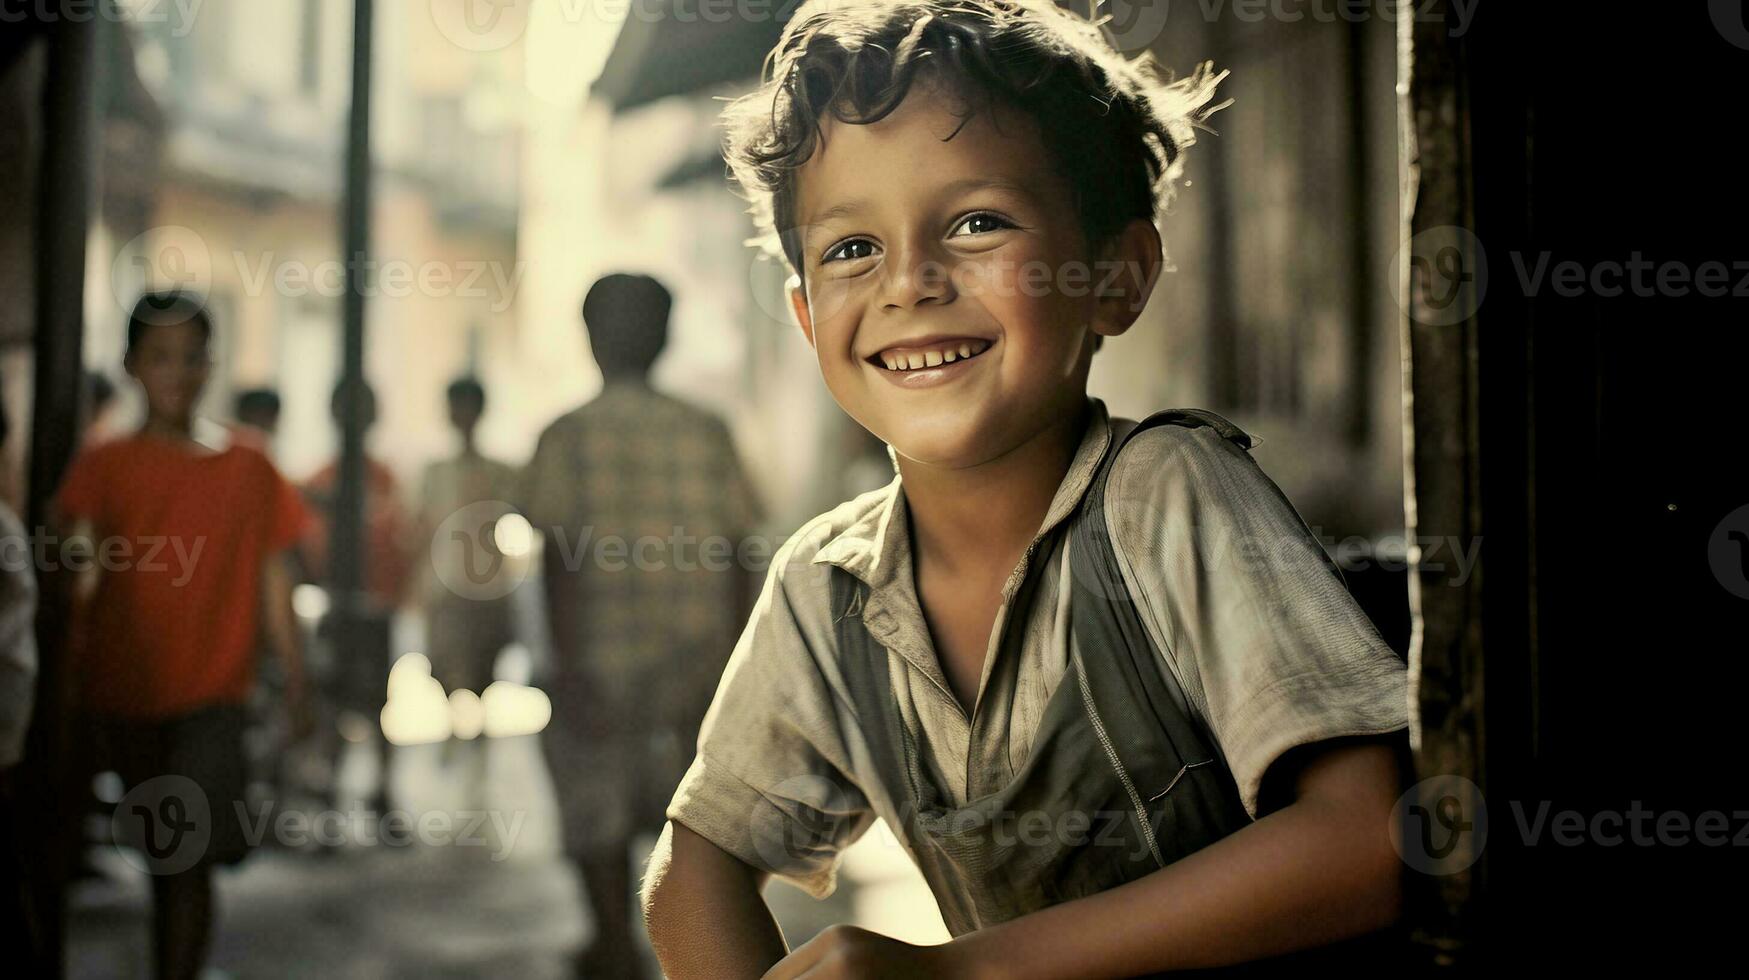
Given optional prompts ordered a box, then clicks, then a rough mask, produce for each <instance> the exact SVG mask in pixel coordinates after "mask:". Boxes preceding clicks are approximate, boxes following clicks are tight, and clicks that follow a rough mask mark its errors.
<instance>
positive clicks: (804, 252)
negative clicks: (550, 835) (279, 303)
mask: <svg viewBox="0 0 1749 980" xmlns="http://www.w3.org/2000/svg"><path fill="white" fill-rule="evenodd" d="M767 64H768V73H767V78H768V81H767V84H766V85H765V86H764V87H763V88H762V89H761V90H760V91H759V92H757V93H756V94H754V95H752V96H749V97H748V98H747V99H745V100H743V101H742V102H740V103H738V104H736V105H735V106H734V107H733V108H732V109H731V111H730V113H729V115H728V122H729V127H730V132H729V142H728V147H727V158H728V160H729V162H730V164H731V167H732V168H733V170H734V173H735V176H736V177H737V179H738V180H739V182H740V184H741V185H742V187H743V188H744V189H745V190H746V191H747V192H748V193H749V194H750V195H751V196H752V199H753V203H754V206H755V215H756V218H757V220H758V221H759V225H760V231H761V232H762V233H763V234H764V236H765V240H766V242H767V244H768V247H769V249H770V250H771V251H772V252H773V253H775V254H777V255H781V256H782V258H783V259H784V261H786V262H787V263H788V265H789V266H790V268H791V269H792V270H793V272H794V273H795V279H794V280H792V282H793V283H794V285H793V286H792V289H791V301H792V305H793V308H794V311H795V314H796V318H797V321H798V323H799V325H800V327H801V330H802V333H803V335H804V336H805V338H806V339H807V342H808V343H809V344H810V345H811V346H812V347H813V349H814V351H815V354H816V355H817V358H818V360H819V362H820V368H821V372H822V374H823V376H824V378H825V382H826V385H827V387H828V388H829V389H830V391H831V392H832V395H833V397H834V399H835V400H836V401H837V402H838V404H839V405H840V406H841V407H842V408H843V409H844V410H845V411H846V412H847V413H848V414H849V415H850V416H851V417H853V418H854V419H856V421H857V422H859V423H860V424H862V425H863V426H864V427H865V428H867V429H868V430H869V431H870V432H872V433H874V434H875V435H876V436H877V437H879V438H880V439H881V440H883V441H884V442H886V443H887V444H888V445H889V447H890V451H891V452H892V454H893V457H894V461H895V463H896V465H897V468H898V471H899V475H898V477H897V478H895V479H894V480H893V481H892V482H891V483H890V484H888V485H887V486H886V487H884V488H882V489H879V490H874V491H870V492H868V493H865V494H862V495H861V496H858V497H856V498H855V499H853V500H850V501H848V502H846V503H844V504H841V505H840V506H838V507H837V508H835V509H834V510H832V511H830V512H828V513H826V514H823V515H821V516H819V517H817V518H815V519H814V520H812V521H810V522H808V523H807V524H806V525H804V526H803V527H802V528H801V529H800V530H799V531H798V532H797V533H796V534H795V535H794V536H792V537H791V538H789V539H788V540H787V541H786V542H785V544H784V546H783V547H782V548H781V549H780V550H779V551H778V552H777V554H776V556H775V557H774V559H773V562H772V565H771V569H770V572H769V574H768V576H767V578H766V581H765V587H764V591H763V593H762V595H761V597H760V600H759V604H758V606H757V608H756V609H755V610H754V613H753V616H752V619H751V621H750V622H749V623H748V624H747V626H746V629H745V631H744V632H743V633H742V635H741V639H740V643H739V645H738V646H737V647H736V649H735V652H734V655H733V657H732V659H731V662H730V663H729V665H728V668H727V669H726V671H725V672H724V674H723V677H722V681H721V683H720V685H719V687H718V689H717V693H716V697H715V700H714V701H713V703H712V705H711V708H710V712H709V714H708V715H707V716H706V719H705V722H704V728H703V731H702V732H701V734H700V737H699V740H698V751H697V755H696V757H695V758H694V760H693V763H692V768H691V769H690V771H689V772H688V773H687V775H686V777H685V779H684V780H683V781H682V783H681V784H680V787H679V789H678V790H677V792H676V793H675V795H674V798H673V800H672V802H671V803H670V805H669V807H668V817H669V824H668V826H667V828H666V830H665V831H664V833H663V836H662V838H661V841H660V842H659V844H658V846H657V848H656V851H655V853H654V855H653V856H652V858H651V862H650V868H649V871H648V875H647V879H646V885H645V915H646V920H647V922H648V925H649V930H650V935H651V940H652V942H653V944H654V946H655V948H656V950H657V953H658V955H659V956H660V958H661V960H662V964H663V967H664V969H665V971H666V972H667V973H668V975H669V976H672V977H676V978H687V977H713V978H715V977H757V976H761V975H763V976H766V977H770V978H787V977H795V976H803V975H805V976H809V977H824V976H857V977H886V976H894V977H901V976H902V977H922V976H945V977H961V976H1000V977H1021V976H1026V977H1106V976H1130V975H1136V974H1145V973H1151V972H1155V971H1159V972H1170V973H1172V975H1175V976H1176V975H1180V971H1186V970H1197V969H1201V968H1210V967H1227V966H1230V965H1233V964H1240V963H1245V964H1247V965H1248V966H1257V967H1259V968H1260V969H1271V970H1272V971H1273V970H1275V969H1281V970H1282V972H1285V971H1286V969H1292V970H1293V971H1294V972H1295V975H1303V974H1304V973H1305V972H1306V971H1307V970H1312V971H1314V972H1318V971H1322V970H1336V969H1344V970H1353V969H1356V968H1357V964H1362V963H1365V964H1367V966H1366V967H1361V969H1362V971H1363V972H1362V975H1381V974H1375V973H1373V972H1370V971H1371V970H1376V969H1380V968H1381V967H1380V966H1379V963H1380V962H1381V960H1380V959H1375V958H1373V957H1384V956H1388V955H1389V951H1391V950H1393V949H1394V948H1395V947H1394V946H1393V945H1390V944H1379V945H1377V946H1372V945H1370V940H1375V939H1379V938H1381V937H1385V936H1386V932H1385V930H1387V927H1389V926H1391V925H1392V924H1393V923H1394V922H1395V921H1396V919H1397V917H1398V914H1399V908H1400V906H1401V882H1400V875H1401V872H1402V866H1401V862H1400V861H1399V860H1398V857H1397V855H1396V853H1395V850H1394V848H1393V846H1392V844H1391V840H1390V834H1389V827H1390V817H1391V813H1392V809H1393V805H1394V804H1395V802H1396V800H1397V798H1398V796H1399V795H1400V794H1401V793H1402V791H1403V774H1402V763H1403V758H1404V752H1405V749H1406V739H1405V738H1404V735H1405V731H1406V728H1407V725H1408V703H1409V701H1408V684H1407V677H1406V670H1405V667H1404V665H1403V663H1402V662H1401V661H1400V660H1399V659H1398V658H1397V656H1396V655H1395V654H1394V653H1393V652H1392V651H1391V649H1390V648H1389V647H1388V646H1386V645H1385V643H1384V642H1383V641H1382V640H1381V639H1380V638H1379V636H1378V633H1377V631H1376V630H1374V629H1373V627H1372V624H1371V623H1370V622H1368V621H1367V619H1366V617H1365V615H1364V614H1363V613H1361V612H1360V610H1359V608H1358V606H1357V605H1356V604H1355V603H1354V601H1353V600H1352V599H1351V598H1350V596H1349V595H1348V593H1347V591H1346V590H1345V589H1344V588H1343V584H1342V582H1341V580H1340V578H1339V577H1338V575H1337V574H1336V572H1335V570H1334V566H1333V565H1332V564H1331V563H1330V561H1329V559H1328V557H1327V556H1326V555H1325V554H1324V552H1323V551H1322V549H1321V547H1320V545H1319V544H1318V542H1317V539H1316V538H1315V537H1314V536H1313V535H1312V534H1311V533H1310V531H1309V530H1308V529H1307V528H1306V527H1305V525H1304V523H1303V522H1302V521H1301V520H1300V518H1299V515H1298V514H1297V513H1296V512H1295V511H1294V509H1293V508H1292V506H1291V505H1290V504H1289V503H1288V502H1287V500H1286V499H1285V498H1284V497H1283V496H1282V494H1281V491H1280V490H1279V489H1278V488H1276V486H1275V484H1274V483H1273V482H1271V481H1270V480H1269V478H1268V477H1267V476H1265V475H1264V474H1263V472H1262V471H1261V470H1260V469H1259V468H1258V467H1257V465H1256V463H1255V462H1254V461H1253V460H1252V459H1251V457H1250V455H1249V454H1248V452H1247V450H1248V449H1249V448H1250V446H1251V444H1252V442H1253V440H1252V439H1251V438H1250V437H1249V436H1248V435H1247V434H1246V433H1244V432H1243V431H1242V430H1240V429H1239V428H1238V427H1237V426H1235V425H1233V424H1232V423H1231V422H1229V421H1227V420H1226V419H1223V418H1221V417H1220V416H1218V415H1215V414H1213V413H1210V412H1206V411H1201V410H1195V409H1184V410H1171V411H1162V412H1159V413H1156V414H1154V415H1152V416H1149V417H1148V418H1147V419H1145V420H1143V421H1141V422H1139V423H1138V422H1135V421H1132V420H1128V419H1120V418H1113V417H1111V416H1109V415H1108V413H1107V412H1106V410H1105V406H1104V404H1103V403H1102V402H1101V401H1100V400H1099V399H1097V398H1091V397H1089V396H1088V394H1087V377H1088V371H1089V366H1090V364H1091V361H1092V358H1093V357H1094V354H1095V351H1097V350H1098V349H1099V347H1100V345H1101V343H1102V341H1103V340H1104V339H1105V338H1107V337H1112V336H1117V335H1119V334H1122V333H1124V332H1125V331H1126V330H1128V329H1129V328H1130V326H1131V325H1133V324H1134V323H1135V322H1136V320H1137V319H1138V317H1139V316H1140V314H1141V311H1142V308H1143V306H1144V304H1145V303H1146V300H1147V298H1148V296H1149V295H1150V292H1151V290H1152V287H1153V285H1154V283H1155V280H1156V277H1157V275H1158V273H1159V271H1160V269H1161V267H1162V261H1163V254H1162V245H1161V238H1160V234H1159V231H1158V229H1157V228H1156V226H1155V223H1154V222H1155V218H1156V213H1157V209H1158V205H1159V204H1160V202H1161V199H1162V198H1163V197H1164V195H1165V194H1166V192H1167V191H1169V190H1170V187H1171V182H1172V180H1173V178H1174V177H1175V176H1176V174H1177V172H1178V170H1179V168H1180V167H1181V153H1182V151H1183V149H1184V147H1186V146H1187V145H1189V143H1190V142H1191V138H1192V135H1193V133H1192V129H1193V127H1194V126H1195V125H1196V124H1198V123H1199V122H1200V121H1201V120H1202V119H1203V118H1204V117H1205V116H1207V114H1208V113H1209V112H1211V111H1212V109H1211V108H1210V102H1211V100H1212V98H1213V90H1214V86H1215V84H1216V82H1218V81H1219V76H1216V75H1214V74H1212V73H1211V72H1209V71H1208V70H1207V66H1203V67H1201V68H1199V69H1198V70H1197V71H1196V72H1194V73H1193V74H1191V75H1189V76H1187V77H1186V78H1184V79H1182V80H1181V81H1178V82H1175V83H1166V82H1163V81H1162V80H1161V79H1159V78H1158V77H1156V72H1155V70H1154V69H1153V67H1152V65H1151V64H1149V63H1147V62H1145V61H1144V62H1139V63H1132V62H1126V61H1125V60H1124V59H1123V58H1122V57H1121V56H1119V55H1118V54H1117V53H1116V52H1115V51H1114V50H1113V49H1112V48H1111V46H1110V45H1109V43H1108V42H1107V41H1106V39H1105V38H1104V37H1103V36H1102V35H1101V34H1100V32H1099V31H1098V29H1097V28H1095V27H1094V26H1093V25H1091V24H1089V23H1088V22H1086V21H1084V20H1081V19H1079V18H1077V17H1075V16H1074V15H1072V14H1069V13H1067V12H1065V11H1063V10H1062V9H1060V8H1059V7H1057V6H1056V5H1054V4H1052V3H1050V2H1048V0H914V2H893V0H878V2H877V0H817V2H811V3H808V4H806V5H804V6H803V7H802V8H801V9H800V10H798V11H797V12H796V13H795V15H794V16H793V17H792V19H791V20H790V22H789V25H788V27H787V28H786V29H785V32H784V35H783V38H782V40H781V41H780V42H779V45H778V48H777V50H776V51H775V52H774V53H773V56H772V58H771V59H770V60H769V61H768V63H767ZM1259 551H1261V552H1262V553H1263V557H1258V555H1257V553H1258V552H1259ZM1071 609H1072V610H1073V612H1072V615H1071ZM876 816H879V817H882V818H883V819H885V821H886V822H887V823H888V825H889V826H890V827H891V828H892V830H893V831H894V832H895V833H896V834H897V835H898V837H899V838H900V840H901V842H902V843H903V844H904V845H905V849H906V853H907V854H908V855H910V856H911V858H912V859H913V860H914V861H915V862H916V863H917V865H918V867H919V869H920V870H921V871H922V873H923V876H924V878H925V879H926V881H927V882H928V884H929V886H930V888H931V890H932V892H933V893H934V895H935V897H936V900H937V903H938V905H939V906H940V909H941V912H942V914H943V917H944V919H945V921H946V924H947V926H948V929H949V931H950V932H951V933H952V934H953V937H954V938H953V940H952V941H951V942H949V943H946V944H944V945H940V946H933V947H921V946H914V945H911V944H908V943H904V942H901V941H898V940H896V939H892V938H890V937H887V936H883V935H879V934H877V933H873V932H870V931H867V930H863V929H858V928H854V927H849V926H836V927H833V928H831V929H828V930H826V931H825V932H823V933H821V934H820V935H819V936H817V937H815V938H814V939H812V940H811V941H809V942H807V943H806V944H804V945H802V946H801V947H800V948H798V949H796V950H794V951H791V950H790V949H789V948H788V944H787V943H786V942H785V940H784V938H783V936H782V935H781V933H780V932H779V931H778V929H777V927H776V925H775V923H774V921H773V919H772V916H771V913H770V911H769V910H768V909H767V908H766V906H765V904H764V902H763V899H762V898H761V894H760V890H761V888H762V886H763V885H764V883H765V881H766V880H767V879H768V878H769V876H771V875H779V876H783V877H785V878H787V879H789V880H791V881H794V882H795V883H797V884H798V885H800V886H801V887H803V888H805V889H807V890H809V891H810V892H811V893H813V894H815V895H816V896H823V895H825V894H827V893H829V892H830V891H831V890H832V888H833V884H834V873H835V871H836V868H837V864H838V858H839V855H840V854H841V853H842V852H843V849H844V848H845V847H846V846H848V845H849V844H850V843H852V842H853V841H855V840H856V839H857V838H858V837H859V836H860V835H861V834H862V833H864V832H865V831H866V830H867V829H868V827H869V826H870V825H871V824H872V822H873V820H874V818H875V817H876ZM1359 937H1364V938H1365V939H1367V940H1369V942H1365V943H1360V944H1359V945H1354V943H1356V942H1359ZM1314 947H1320V948H1319V949H1318V950H1317V952H1318V953H1319V954H1322V955H1321V958H1314V957H1309V956H1308V957H1304V958H1301V957H1297V956H1290V955H1289V954H1296V953H1298V952H1299V951H1306V950H1310V949H1312V948H1314ZM1252 961H1263V962H1261V963H1253V962H1252Z"/></svg>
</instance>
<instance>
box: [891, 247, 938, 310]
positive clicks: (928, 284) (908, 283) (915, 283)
mask: <svg viewBox="0 0 1749 980" xmlns="http://www.w3.org/2000/svg"><path fill="white" fill-rule="evenodd" d="M883 273H884V276H885V278H884V280H883V282H882V285H881V292H882V295H881V303H882V307H883V308H885V309H888V310H901V309H910V308H911V307H914V306H917V305H919V304H922V303H926V302H931V301H933V302H937V303H946V302H949V301H951V300H952V299H953V297H954V284H953V276H952V269H951V267H950V266H949V265H948V264H947V263H946V262H945V261H943V260H942V259H941V258H940V257H939V256H937V255H936V254H935V253H934V252H933V251H932V250H930V249H927V248H915V247H913V248H906V249H902V250H897V251H895V252H894V253H893V254H892V256H891V260H890V261H888V262H887V263H886V264H885V268H884V269H883Z"/></svg>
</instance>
